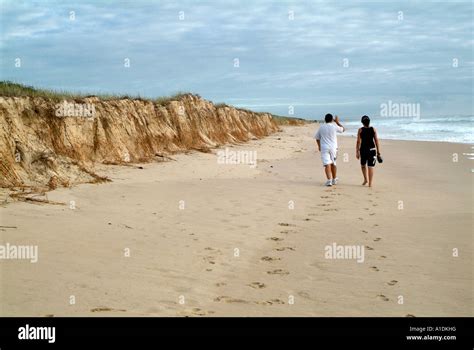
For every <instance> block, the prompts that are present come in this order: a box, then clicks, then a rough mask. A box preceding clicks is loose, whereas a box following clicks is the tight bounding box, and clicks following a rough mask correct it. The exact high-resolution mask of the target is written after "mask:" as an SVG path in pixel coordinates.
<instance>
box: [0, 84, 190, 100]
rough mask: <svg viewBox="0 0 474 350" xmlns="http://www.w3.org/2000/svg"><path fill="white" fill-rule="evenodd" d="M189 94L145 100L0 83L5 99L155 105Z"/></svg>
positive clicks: (126, 96)
mask: <svg viewBox="0 0 474 350" xmlns="http://www.w3.org/2000/svg"><path fill="white" fill-rule="evenodd" d="M190 94H191V93H186V92H178V93H176V94H174V95H171V96H161V97H157V98H145V97H141V96H139V95H136V96H133V95H120V94H86V93H75V92H70V91H62V90H53V89H41V88H35V87H33V86H27V85H23V84H18V83H14V82H11V81H0V96H5V97H42V98H49V99H52V100H77V99H82V98H86V97H98V98H100V99H101V100H105V101H107V100H123V99H128V100H141V101H151V102H155V103H157V104H166V103H168V102H170V101H178V100H180V99H181V98H183V97H184V96H186V95H190Z"/></svg>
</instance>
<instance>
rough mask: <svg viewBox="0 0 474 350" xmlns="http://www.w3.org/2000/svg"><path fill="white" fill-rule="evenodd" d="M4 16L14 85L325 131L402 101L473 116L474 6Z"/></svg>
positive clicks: (169, 4)
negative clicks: (184, 94) (307, 124)
mask: <svg viewBox="0 0 474 350" xmlns="http://www.w3.org/2000/svg"><path fill="white" fill-rule="evenodd" d="M0 4H1V27H0V33H1V41H0V50H1V62H0V69H1V70H0V78H1V80H13V81H16V82H20V83H24V84H29V85H34V86H38V87H47V88H54V89H59V90H72V91H81V92H92V93H93V92H107V93H123V94H132V95H136V94H140V95H142V96H149V97H153V96H160V95H169V94H172V93H174V92H177V91H191V92H194V93H199V94H200V95H201V96H203V97H205V98H207V99H210V100H212V101H214V102H226V103H229V104H233V105H239V106H242V107H247V108H250V109H254V110H265V111H271V112H274V113H278V114H282V115H287V114H288V111H289V106H293V108H294V113H295V115H296V116H302V117H307V118H311V119H319V118H320V117H321V115H322V114H324V113H326V112H332V113H336V114H339V115H347V116H359V115H361V114H369V115H371V114H378V113H379V111H380V105H381V104H382V103H385V102H387V101H389V100H391V101H393V102H398V103H405V102H410V103H419V104H420V105H421V109H422V113H423V114H424V115H440V114H449V115H456V114H472V109H473V105H472V94H473V63H474V62H473V4H472V2H471V1H449V2H448V1H446V3H442V2H433V1H426V0H425V1H396V2H390V1H365V2H356V1H354V2H351V1H327V2H326V1H278V2H277V1H258V0H256V1H250V0H240V1H229V0H225V1H224V0H222V1H208V0H207V1H181V0H175V1H140V0H133V1H132V0H127V1H107V0H104V1H99V0H97V1H87V0H86V1H78V0H76V1H47V0H46V1H22V0H11V1H9V0H0ZM18 58H20V59H21V66H20V67H16V65H18V62H19V61H18V60H17V59H18ZM127 59H128V60H127ZM127 62H129V63H130V65H129V67H127V66H126V65H127V64H126V63H127Z"/></svg>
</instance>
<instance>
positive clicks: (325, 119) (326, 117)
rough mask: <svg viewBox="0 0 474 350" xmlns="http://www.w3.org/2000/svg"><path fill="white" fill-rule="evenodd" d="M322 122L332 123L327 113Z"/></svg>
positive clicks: (330, 116)
mask: <svg viewBox="0 0 474 350" xmlns="http://www.w3.org/2000/svg"><path fill="white" fill-rule="evenodd" d="M324 121H325V122H326V123H330V122H332V114H329V113H328V114H326V116H325V117H324Z"/></svg>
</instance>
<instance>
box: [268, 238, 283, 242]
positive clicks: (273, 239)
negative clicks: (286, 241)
mask: <svg viewBox="0 0 474 350" xmlns="http://www.w3.org/2000/svg"><path fill="white" fill-rule="evenodd" d="M267 239H268V240H270V241H275V242H279V241H283V238H278V237H270V238H267Z"/></svg>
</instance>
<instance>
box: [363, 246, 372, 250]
mask: <svg viewBox="0 0 474 350" xmlns="http://www.w3.org/2000/svg"><path fill="white" fill-rule="evenodd" d="M365 248H367V250H374V248H372V247H369V246H368V245H366V246H365Z"/></svg>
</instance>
